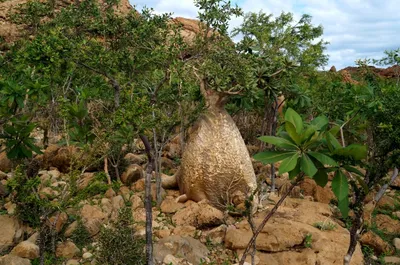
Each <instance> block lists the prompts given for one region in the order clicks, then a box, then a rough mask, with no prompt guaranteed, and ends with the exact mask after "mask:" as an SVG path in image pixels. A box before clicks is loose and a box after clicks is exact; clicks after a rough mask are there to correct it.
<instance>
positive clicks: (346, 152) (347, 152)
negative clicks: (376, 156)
mask: <svg viewBox="0 0 400 265" xmlns="http://www.w3.org/2000/svg"><path fill="white" fill-rule="evenodd" d="M333 153H334V154H337V155H341V156H350V157H352V158H353V159H355V160H362V159H365V158H367V154H368V152H367V146H366V145H361V144H351V145H349V146H346V147H345V148H340V149H336V150H335V151H334V152H333Z"/></svg>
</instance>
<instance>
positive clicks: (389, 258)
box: [383, 256, 400, 264]
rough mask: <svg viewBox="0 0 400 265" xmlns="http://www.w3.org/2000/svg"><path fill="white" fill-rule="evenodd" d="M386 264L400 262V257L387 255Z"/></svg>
mask: <svg viewBox="0 0 400 265" xmlns="http://www.w3.org/2000/svg"><path fill="white" fill-rule="evenodd" d="M383 260H384V261H385V264H400V257H396V256H386V257H384V258H383Z"/></svg>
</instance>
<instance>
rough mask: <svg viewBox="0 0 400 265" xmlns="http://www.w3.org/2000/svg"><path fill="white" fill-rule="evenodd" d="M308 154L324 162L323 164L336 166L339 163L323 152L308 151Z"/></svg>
mask: <svg viewBox="0 0 400 265" xmlns="http://www.w3.org/2000/svg"><path fill="white" fill-rule="evenodd" d="M307 154H309V155H311V156H313V157H314V158H315V159H317V160H318V161H319V162H321V163H322V165H330V166H334V167H337V166H338V163H337V162H336V161H335V160H333V159H332V158H331V157H329V156H327V155H325V154H322V153H318V152H307Z"/></svg>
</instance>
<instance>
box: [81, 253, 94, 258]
mask: <svg viewBox="0 0 400 265" xmlns="http://www.w3.org/2000/svg"><path fill="white" fill-rule="evenodd" d="M92 257H93V254H92V253H90V252H86V253H84V254H83V255H82V258H83V259H90V258H92Z"/></svg>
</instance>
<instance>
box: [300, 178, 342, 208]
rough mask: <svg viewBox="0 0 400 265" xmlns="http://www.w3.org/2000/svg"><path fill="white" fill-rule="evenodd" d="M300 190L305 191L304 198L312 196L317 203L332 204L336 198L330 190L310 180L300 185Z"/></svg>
mask: <svg viewBox="0 0 400 265" xmlns="http://www.w3.org/2000/svg"><path fill="white" fill-rule="evenodd" d="M300 189H301V190H302V191H303V195H304V196H312V197H313V198H314V201H316V202H322V203H330V201H331V200H332V199H334V198H335V195H334V194H333V192H332V190H331V189H330V188H328V187H324V188H322V187H321V186H318V185H317V183H316V182H315V181H314V180H313V179H310V178H306V179H305V180H304V181H303V182H301V183H300Z"/></svg>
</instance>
